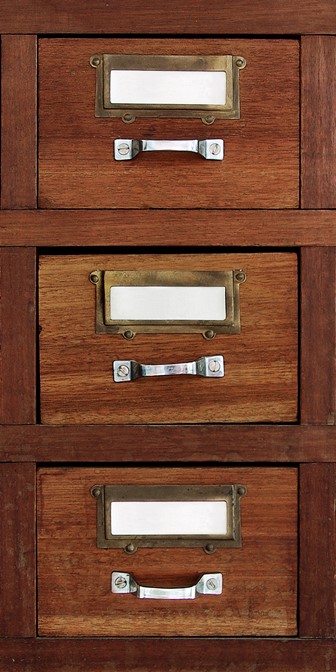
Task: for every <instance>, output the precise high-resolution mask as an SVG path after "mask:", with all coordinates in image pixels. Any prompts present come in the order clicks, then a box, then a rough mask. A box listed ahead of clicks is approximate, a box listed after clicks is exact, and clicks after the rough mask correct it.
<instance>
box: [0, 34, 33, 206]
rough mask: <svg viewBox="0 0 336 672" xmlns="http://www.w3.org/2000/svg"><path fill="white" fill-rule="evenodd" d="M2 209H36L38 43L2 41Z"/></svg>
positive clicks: (26, 38) (23, 38)
mask: <svg viewBox="0 0 336 672" xmlns="http://www.w3.org/2000/svg"><path fill="white" fill-rule="evenodd" d="M1 100H2V110H1V111H2V114H1V207H2V208H36V199H37V193H36V188H37V182H36V169H37V160H36V142H37V39H36V37H35V36H34V35H3V36H2V39H1Z"/></svg>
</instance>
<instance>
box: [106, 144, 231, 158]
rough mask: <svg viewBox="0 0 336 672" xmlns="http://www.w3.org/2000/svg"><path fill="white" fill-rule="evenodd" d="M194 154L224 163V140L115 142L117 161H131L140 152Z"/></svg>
mask: <svg viewBox="0 0 336 672" xmlns="http://www.w3.org/2000/svg"><path fill="white" fill-rule="evenodd" d="M162 151H164V152H165V151H168V152H192V153H194V154H200V155H201V156H203V157H204V158H205V159H209V160H211V161H223V158H224V140H124V139H123V140H115V141H114V158H115V160H116V161H129V160H130V159H134V157H135V156H137V154H140V152H162Z"/></svg>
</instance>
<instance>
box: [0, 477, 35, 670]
mask: <svg viewBox="0 0 336 672" xmlns="http://www.w3.org/2000/svg"><path fill="white" fill-rule="evenodd" d="M0 495H1V502H2V513H1V516H0V539H1V553H0V574H1V590H0V637H34V636H35V633H36V625H35V619H36V581H35V572H36V553H35V524H36V522H35V520H36V519H35V465H32V464H0ZM0 669H1V668H0Z"/></svg>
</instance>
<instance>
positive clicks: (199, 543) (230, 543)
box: [91, 485, 247, 553]
mask: <svg viewBox="0 0 336 672" xmlns="http://www.w3.org/2000/svg"><path fill="white" fill-rule="evenodd" d="M246 492H247V490H246V488H245V487H244V486H242V485H212V486H210V485H207V486H197V485H136V486H135V485H120V486H114V485H94V486H93V487H92V489H91V494H92V496H93V497H95V498H96V500H97V547H98V548H123V549H124V550H125V551H126V552H127V553H134V552H135V551H136V550H137V549H138V548H140V547H146V548H158V547H181V548H188V547H191V548H196V547H203V548H204V550H205V552H206V553H213V552H214V551H215V550H216V549H217V548H223V547H227V548H233V547H240V546H241V544H242V538H241V521H240V498H241V497H243V496H244V495H246ZM124 502H136V503H137V504H138V505H139V504H140V505H141V504H142V503H154V504H156V515H157V516H158V520H157V521H156V526H155V527H156V532H155V534H150V533H148V534H121V533H120V531H119V530H118V532H117V533H113V513H112V511H113V508H112V507H113V503H119V504H120V503H124ZM188 502H189V503H190V504H191V505H193V504H194V505H195V504H196V505H197V509H198V511H199V512H200V517H201V516H202V504H203V506H204V508H205V507H206V506H207V504H208V503H215V502H216V503H220V502H222V503H225V511H226V512H225V516H224V517H225V520H224V521H223V524H222V525H221V522H220V521H218V529H222V530H223V531H222V533H220V532H218V531H217V532H216V533H214V532H212V531H211V530H209V533H202V534H199V533H197V529H198V527H197V521H196V523H195V521H193V527H194V532H193V533H192V534H189V533H188V532H186V531H185V530H184V531H183V533H179V534H167V533H165V534H160V513H159V511H160V505H162V504H163V503H166V504H168V505H169V504H177V505H178V504H184V503H188ZM168 508H169V507H168ZM197 509H196V507H195V510H197ZM165 511H167V507H165ZM182 511H183V506H182V507H181V512H182ZM182 515H183V514H182ZM161 524H162V528H164V527H165V526H166V520H164V519H163V518H162V520H161ZM175 525H176V526H177V527H178V525H179V523H178V522H176V523H175ZM126 527H127V526H126ZM209 527H212V528H213V529H214V526H213V521H211V524H210V523H209ZM200 529H202V531H203V532H204V531H205V530H204V521H203V522H202V521H200Z"/></svg>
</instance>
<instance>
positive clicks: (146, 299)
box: [110, 286, 226, 322]
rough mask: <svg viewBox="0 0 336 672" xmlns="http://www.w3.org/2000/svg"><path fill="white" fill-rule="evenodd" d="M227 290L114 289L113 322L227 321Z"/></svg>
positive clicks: (111, 295) (112, 290)
mask: <svg viewBox="0 0 336 672" xmlns="http://www.w3.org/2000/svg"><path fill="white" fill-rule="evenodd" d="M225 318H226V305H225V287H134V286H131V287H111V290H110V319H111V320H120V321H123V320H139V321H141V320H151V321H156V320H157V321H165V320H171V321H183V320H185V321H188V322H191V321H198V320H204V321H210V322H212V321H216V320H219V321H223V320H225Z"/></svg>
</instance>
